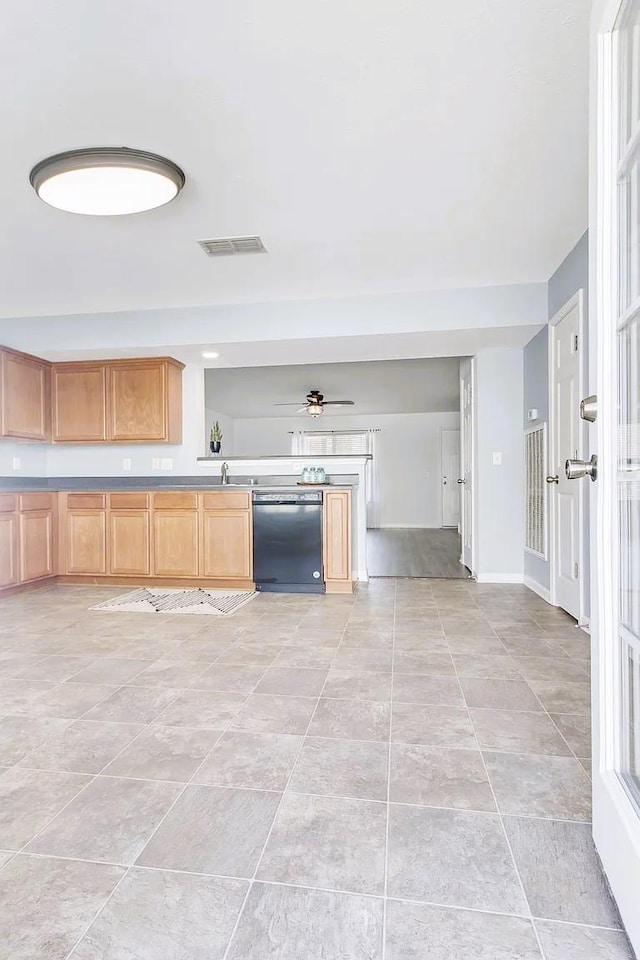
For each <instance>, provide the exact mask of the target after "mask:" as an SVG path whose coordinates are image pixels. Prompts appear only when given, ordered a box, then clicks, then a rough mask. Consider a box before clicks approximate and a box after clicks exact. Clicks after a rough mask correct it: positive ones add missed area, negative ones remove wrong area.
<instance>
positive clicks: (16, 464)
mask: <svg viewBox="0 0 640 960" xmlns="http://www.w3.org/2000/svg"><path fill="white" fill-rule="evenodd" d="M12 466H13V469H14V470H19V469H20V457H14V458H13V462H12Z"/></svg>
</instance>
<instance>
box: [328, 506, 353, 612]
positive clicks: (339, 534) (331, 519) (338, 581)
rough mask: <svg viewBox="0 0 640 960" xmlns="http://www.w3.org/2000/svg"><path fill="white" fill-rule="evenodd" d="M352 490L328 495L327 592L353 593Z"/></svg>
mask: <svg viewBox="0 0 640 960" xmlns="http://www.w3.org/2000/svg"><path fill="white" fill-rule="evenodd" d="M351 562H352V561H351V491H350V490H326V491H325V495H324V579H325V584H326V589H327V593H351V592H352V590H353V580H352V573H351Z"/></svg>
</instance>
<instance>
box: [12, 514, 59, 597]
mask: <svg viewBox="0 0 640 960" xmlns="http://www.w3.org/2000/svg"><path fill="white" fill-rule="evenodd" d="M19 531H20V533H19V537H20V547H19V550H20V581H21V583H25V582H26V581H28V580H41V579H42V578H43V577H52V576H53V575H54V573H55V565H54V559H53V558H54V553H53V545H54V530H53V511H52V510H50V509H49V510H47V509H45V510H30V511H28V512H26V513H22V512H21V513H20V525H19Z"/></svg>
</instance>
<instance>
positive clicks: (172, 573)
mask: <svg viewBox="0 0 640 960" xmlns="http://www.w3.org/2000/svg"><path fill="white" fill-rule="evenodd" d="M153 575H154V576H156V577H197V576H198V512H197V510H156V511H155V512H154V515H153Z"/></svg>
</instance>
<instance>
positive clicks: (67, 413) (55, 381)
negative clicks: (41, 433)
mask: <svg viewBox="0 0 640 960" xmlns="http://www.w3.org/2000/svg"><path fill="white" fill-rule="evenodd" d="M106 381H107V368H106V366H105V364H104V363H102V364H100V363H98V364H89V363H86V364H85V363H71V364H59V365H55V366H54V367H53V371H52V384H51V386H52V390H51V393H52V406H53V411H52V412H53V440H54V441H55V442H57V443H72V442H84V443H99V442H100V441H104V440H106V439H107V382H106Z"/></svg>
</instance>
